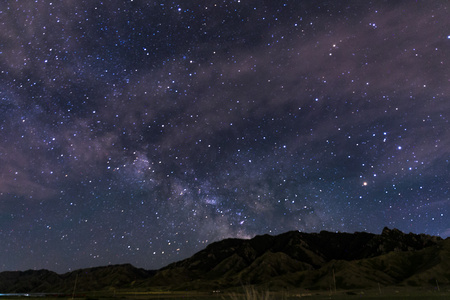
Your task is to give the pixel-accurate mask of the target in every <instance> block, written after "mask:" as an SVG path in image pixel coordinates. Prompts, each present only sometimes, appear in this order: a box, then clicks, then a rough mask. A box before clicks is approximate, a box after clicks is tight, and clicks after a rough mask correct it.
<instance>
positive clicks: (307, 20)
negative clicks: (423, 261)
mask: <svg viewBox="0 0 450 300" xmlns="http://www.w3.org/2000/svg"><path fill="white" fill-rule="evenodd" d="M448 15H449V9H448V3H447V2H445V1H415V2H413V1H373V2H369V1H353V2H352V1H329V2H321V1H263V2H262V1H246V0H241V1H155V2H154V1H143V0H134V1H133V0H130V1H118V0H117V1H115V0H111V1H107V0H105V1H103V2H101V1H81V0H80V1H75V0H65V1H62V0H55V1H53V2H50V1H42V0H36V1H26V0H18V1H4V2H3V4H0V22H1V30H0V70H1V73H0V96H1V98H0V116H1V119H0V137H1V144H0V180H1V181H0V243H1V254H0V271H4V270H26V269H41V268H46V269H49V270H54V271H56V272H60V273H64V272H68V271H70V270H74V269H77V268H85V267H93V266H99V265H108V264H118V263H132V264H133V265H135V266H137V267H142V268H146V269H156V268H160V267H163V266H164V265H166V264H168V263H170V262H173V261H177V260H181V259H183V258H186V257H188V256H190V255H192V254H193V253H195V252H196V251H199V250H201V249H203V248H204V247H205V246H206V245H207V244H208V243H211V242H213V241H217V240H220V239H224V238H227V237H239V238H250V237H253V236H255V235H258V234H266V233H268V234H279V233H283V232H286V231H289V230H300V231H305V232H319V231H321V230H328V231H345V232H354V231H368V232H374V233H380V232H381V230H382V228H383V227H385V226H388V227H391V228H393V227H395V228H398V229H400V230H402V231H405V232H415V233H426V234H432V235H440V236H442V237H447V236H449V235H450V218H449V216H450V193H449V191H450V184H449V181H450V163H449V159H450V131H449V118H450V99H449V95H450V68H449V63H450V61H449V58H450V19H449V18H448Z"/></svg>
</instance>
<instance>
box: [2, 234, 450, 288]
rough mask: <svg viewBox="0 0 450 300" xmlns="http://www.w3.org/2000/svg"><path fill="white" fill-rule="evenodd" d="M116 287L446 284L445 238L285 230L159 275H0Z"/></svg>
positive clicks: (59, 284)
mask: <svg viewBox="0 0 450 300" xmlns="http://www.w3.org/2000/svg"><path fill="white" fill-rule="evenodd" d="M75 281H77V292H88V291H102V290H103V291H108V290H109V291H112V290H115V289H132V290H134V291H138V290H141V291H149V290H205V291H210V290H216V289H227V288H233V287H239V286H242V285H247V284H249V285H259V286H261V285H262V286H264V287H265V288H268V289H272V290H279V289H285V288H288V289H292V288H307V289H317V290H321V289H324V290H327V289H329V288H330V287H331V286H333V287H334V286H336V288H337V289H355V288H358V289H359V288H373V287H378V286H391V285H406V286H434V285H435V284H436V281H438V282H439V283H440V284H441V286H445V285H450V239H447V240H442V239H441V238H439V237H434V236H429V235H424V234H419V235H417V234H412V233H409V234H405V233H402V232H401V231H399V230H396V229H388V228H385V229H384V230H383V232H382V233H381V234H380V235H376V234H371V233H364V232H357V233H353V234H350V233H334V232H326V231H323V232H320V233H302V232H298V231H292V232H287V233H284V234H281V235H278V236H270V235H262V236H256V237H255V238H253V239H250V240H242V239H226V240H222V241H219V242H215V243H212V244H210V245H209V246H207V247H206V248H205V249H204V250H202V251H200V252H198V253H196V254H195V255H193V256H192V257H190V258H188V259H185V260H182V261H179V262H176V263H173V264H170V265H168V266H167V267H165V268H162V269H160V270H158V271H147V270H143V269H138V268H135V267H133V266H131V265H129V264H126V265H116V266H107V267H98V268H90V269H82V270H77V271H74V272H70V273H66V274H62V275H60V274H56V273H54V272H51V271H47V270H39V271H31V270H30V271H25V272H2V273H0V293H13V292H14V293H31V292H35V293H36V292H50V293H71V292H72V291H73V287H74V284H75Z"/></svg>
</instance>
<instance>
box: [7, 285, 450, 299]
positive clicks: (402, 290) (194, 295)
mask: <svg viewBox="0 0 450 300" xmlns="http://www.w3.org/2000/svg"><path fill="white" fill-rule="evenodd" d="M0 295H1V294H0ZM0 299H1V300H7V299H8V300H9V299H11V300H12V299H14V300H61V299H72V295H50V294H48V295H37V294H34V295H33V294H30V295H28V296H25V295H23V294H20V295H3V296H1V297H0ZM73 299H76V300H95V299H99V300H102V299H104V300H107V299H111V300H113V299H115V300H117V299H131V300H144V299H153V300H158V299H161V300H162V299H165V300H167V299H185V300H218V299H220V300H294V299H311V300H315V299H335V300H340V299H370V300H378V299H383V300H386V299H397V300H400V299H431V300H432V299H450V288H440V289H439V290H438V289H437V288H431V287H430V288H428V289H427V288H409V287H388V288H382V289H381V288H380V289H376V290H351V291H342V290H341V291H339V290H338V291H336V292H330V291H308V290H298V291H279V292H268V291H260V290H257V289H253V288H245V289H244V290H241V291H235V292H232V291H226V292H221V291H214V292H180V291H177V292H167V291H166V292H158V291H154V292H133V291H113V292H111V293H110V292H104V291H102V292H89V293H85V294H76V295H73Z"/></svg>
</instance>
